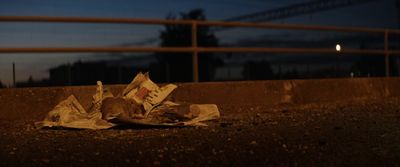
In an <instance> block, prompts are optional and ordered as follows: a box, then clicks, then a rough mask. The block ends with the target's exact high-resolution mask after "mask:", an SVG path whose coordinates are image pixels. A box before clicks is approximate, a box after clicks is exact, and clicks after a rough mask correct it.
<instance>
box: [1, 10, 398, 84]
mask: <svg viewBox="0 0 400 167" xmlns="http://www.w3.org/2000/svg"><path fill="white" fill-rule="evenodd" d="M0 22H59V23H110V24H151V25H171V24H180V25H188V26H191V40H192V41H191V42H192V45H191V47H101V48H100V47H78V48H65V47H60V48H42V47H41V48H0V53H38V52H40V53H66V52H189V53H192V64H193V81H194V82H198V81H199V69H198V53H200V52H269V53H337V51H336V50H335V48H268V47H251V48H250V47H200V46H198V43H197V28H198V27H199V26H220V27H247V28H261V29H293V30H316V31H331V32H364V33H374V34H382V35H383V42H384V48H383V49H362V50H361V49H351V48H343V49H341V51H340V52H341V53H348V54H363V55H383V56H385V75H386V76H387V77H389V76H390V67H389V56H391V55H398V54H400V51H399V50H390V49H389V34H400V30H394V29H375V28H374V29H373V28H355V27H333V26H318V25H299V24H275V23H249V22H222V21H199V20H163V19H130V18H129V19H128V18H85V17H44V16H0Z"/></svg>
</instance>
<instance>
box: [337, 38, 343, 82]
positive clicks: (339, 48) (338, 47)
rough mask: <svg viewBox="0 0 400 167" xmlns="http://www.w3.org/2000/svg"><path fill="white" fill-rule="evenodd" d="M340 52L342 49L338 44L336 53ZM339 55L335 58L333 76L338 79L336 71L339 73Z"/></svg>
mask: <svg viewBox="0 0 400 167" xmlns="http://www.w3.org/2000/svg"><path fill="white" fill-rule="evenodd" d="M340 50H342V47H341V46H340V44H336V51H337V52H340ZM338 59H339V53H338V54H337V55H336V56H335V75H336V77H338V73H339V72H338V71H339V61H338Z"/></svg>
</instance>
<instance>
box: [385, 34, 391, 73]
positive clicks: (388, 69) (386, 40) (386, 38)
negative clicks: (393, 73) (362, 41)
mask: <svg viewBox="0 0 400 167" xmlns="http://www.w3.org/2000/svg"><path fill="white" fill-rule="evenodd" d="M384 45H385V75H386V77H390V67H389V31H388V30H385V42H384Z"/></svg>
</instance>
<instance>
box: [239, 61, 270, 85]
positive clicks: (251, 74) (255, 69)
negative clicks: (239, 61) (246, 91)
mask: <svg viewBox="0 0 400 167" xmlns="http://www.w3.org/2000/svg"><path fill="white" fill-rule="evenodd" d="M243 76H244V78H245V79H247V80H268V79H273V78H274V72H273V70H272V68H271V65H270V63H269V62H267V61H261V62H255V61H249V62H246V63H245V65H244V70H243Z"/></svg>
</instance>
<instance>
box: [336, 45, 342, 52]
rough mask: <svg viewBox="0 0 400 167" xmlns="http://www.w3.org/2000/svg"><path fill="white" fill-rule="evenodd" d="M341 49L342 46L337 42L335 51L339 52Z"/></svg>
mask: <svg viewBox="0 0 400 167" xmlns="http://www.w3.org/2000/svg"><path fill="white" fill-rule="evenodd" d="M340 50H342V47H341V46H340V45H339V44H336V51H338V52H340Z"/></svg>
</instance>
